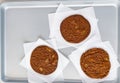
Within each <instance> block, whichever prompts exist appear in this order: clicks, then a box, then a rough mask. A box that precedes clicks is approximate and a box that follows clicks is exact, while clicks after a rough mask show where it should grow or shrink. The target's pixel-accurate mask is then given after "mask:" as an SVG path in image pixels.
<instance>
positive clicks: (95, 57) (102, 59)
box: [80, 48, 111, 79]
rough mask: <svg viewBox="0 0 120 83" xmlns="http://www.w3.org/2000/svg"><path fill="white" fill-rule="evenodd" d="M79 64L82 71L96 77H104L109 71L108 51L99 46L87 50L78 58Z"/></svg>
mask: <svg viewBox="0 0 120 83" xmlns="http://www.w3.org/2000/svg"><path fill="white" fill-rule="evenodd" d="M80 60H81V61H80V65H81V67H82V70H83V71H84V73H85V74H86V75H87V76H89V77H91V78H96V79H102V78H104V77H106V76H107V75H108V73H109V71H110V67H111V64H110V61H109V55H108V53H107V52H106V51H105V50H103V49H101V48H92V49H89V50H87V51H86V52H85V53H83V55H82V56H81V59H80Z"/></svg>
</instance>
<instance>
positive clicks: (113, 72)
mask: <svg viewBox="0 0 120 83" xmlns="http://www.w3.org/2000/svg"><path fill="white" fill-rule="evenodd" d="M95 47H97V48H102V49H104V50H105V51H106V52H107V53H108V54H109V58H110V63H111V68H110V72H109V74H108V75H107V76H106V77H105V78H103V79H93V78H90V77H88V76H87V75H86V74H85V73H84V72H83V70H82V68H81V66H80V57H81V55H82V54H83V53H84V52H85V51H87V50H88V49H90V48H95ZM69 59H70V60H71V62H72V63H73V64H74V66H75V68H76V69H77V71H78V73H79V74H80V76H81V78H82V79H83V81H84V82H86V83H98V82H102V81H108V80H109V81H111V80H116V78H117V68H118V67H119V66H120V64H119V62H118V61H117V55H116V54H115V52H114V50H113V48H112V46H111V44H110V42H108V41H107V42H101V43H86V44H84V45H82V46H80V47H79V48H78V49H77V50H75V51H73V52H72V53H71V54H70V55H69Z"/></svg>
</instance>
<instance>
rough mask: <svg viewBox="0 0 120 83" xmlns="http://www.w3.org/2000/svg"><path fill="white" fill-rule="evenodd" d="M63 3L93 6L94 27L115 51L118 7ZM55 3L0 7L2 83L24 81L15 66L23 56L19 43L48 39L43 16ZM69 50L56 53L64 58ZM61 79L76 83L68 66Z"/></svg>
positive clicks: (73, 6)
mask: <svg viewBox="0 0 120 83" xmlns="http://www.w3.org/2000/svg"><path fill="white" fill-rule="evenodd" d="M63 3H64V4H65V5H67V6H69V7H71V8H74V9H79V8H83V7H87V6H94V7H95V13H96V17H97V18H98V19H99V22H98V26H99V29H100V33H101V37H102V40H103V41H104V40H109V41H110V42H111V44H112V46H113V48H114V49H115V51H116V52H117V51H118V23H117V22H118V12H117V9H118V8H117V6H116V4H115V3H100V4H97V3H81V2H80V1H73V3H71V2H69V1H65V2H63ZM58 4H59V2H57V1H48V2H11V3H4V4H2V5H1V20H2V21H1V25H2V26H1V52H2V54H1V64H2V65H1V72H2V74H1V76H2V80H3V81H6V82H22V83H23V82H27V77H26V76H27V75H26V70H25V69H24V68H22V67H21V66H20V65H19V63H20V61H21V60H22V58H23V57H24V52H23V47H22V46H23V43H24V42H28V41H29V42H31V41H35V40H37V39H38V38H39V37H42V38H43V39H48V35H49V26H48V17H47V15H48V13H52V12H55V10H56V8H57V6H58ZM72 50H74V48H66V49H61V50H60V51H61V52H62V53H64V54H65V55H66V57H67V55H68V54H70V53H71V52H72ZM71 71H72V72H71ZM64 78H65V81H66V82H80V80H79V79H78V74H77V71H76V70H75V69H74V67H73V65H72V64H69V65H68V67H67V68H66V69H65V70H64ZM105 83H106V82H105ZM109 83H110V82H109ZM111 83H112V82H111ZM114 83H115V82H114ZM116 83H118V81H116Z"/></svg>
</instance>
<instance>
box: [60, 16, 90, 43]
mask: <svg viewBox="0 0 120 83" xmlns="http://www.w3.org/2000/svg"><path fill="white" fill-rule="evenodd" d="M90 31H91V27H90V23H89V22H88V21H87V19H85V18H84V17H83V16H81V15H77V14H75V15H71V16H69V17H67V18H65V19H64V20H63V21H62V23H61V25H60V32H61V34H62V36H63V38H64V39H65V40H66V41H68V42H70V43H80V42H81V41H83V40H84V39H86V38H87V37H88V35H89V34H90Z"/></svg>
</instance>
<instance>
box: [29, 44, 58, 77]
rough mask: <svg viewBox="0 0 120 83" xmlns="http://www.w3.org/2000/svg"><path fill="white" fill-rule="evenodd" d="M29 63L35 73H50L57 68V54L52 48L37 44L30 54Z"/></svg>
mask: <svg viewBox="0 0 120 83" xmlns="http://www.w3.org/2000/svg"><path fill="white" fill-rule="evenodd" d="M30 64H31V67H32V69H33V70H34V71H36V72H37V73H40V74H43V75H48V74H51V73H53V72H54V71H55V70H56V68H57V64H58V54H57V52H56V51H55V50H54V49H52V48H50V47H48V46H46V45H42V46H38V47H36V48H35V49H34V50H33V52H32V54H31V58H30Z"/></svg>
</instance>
